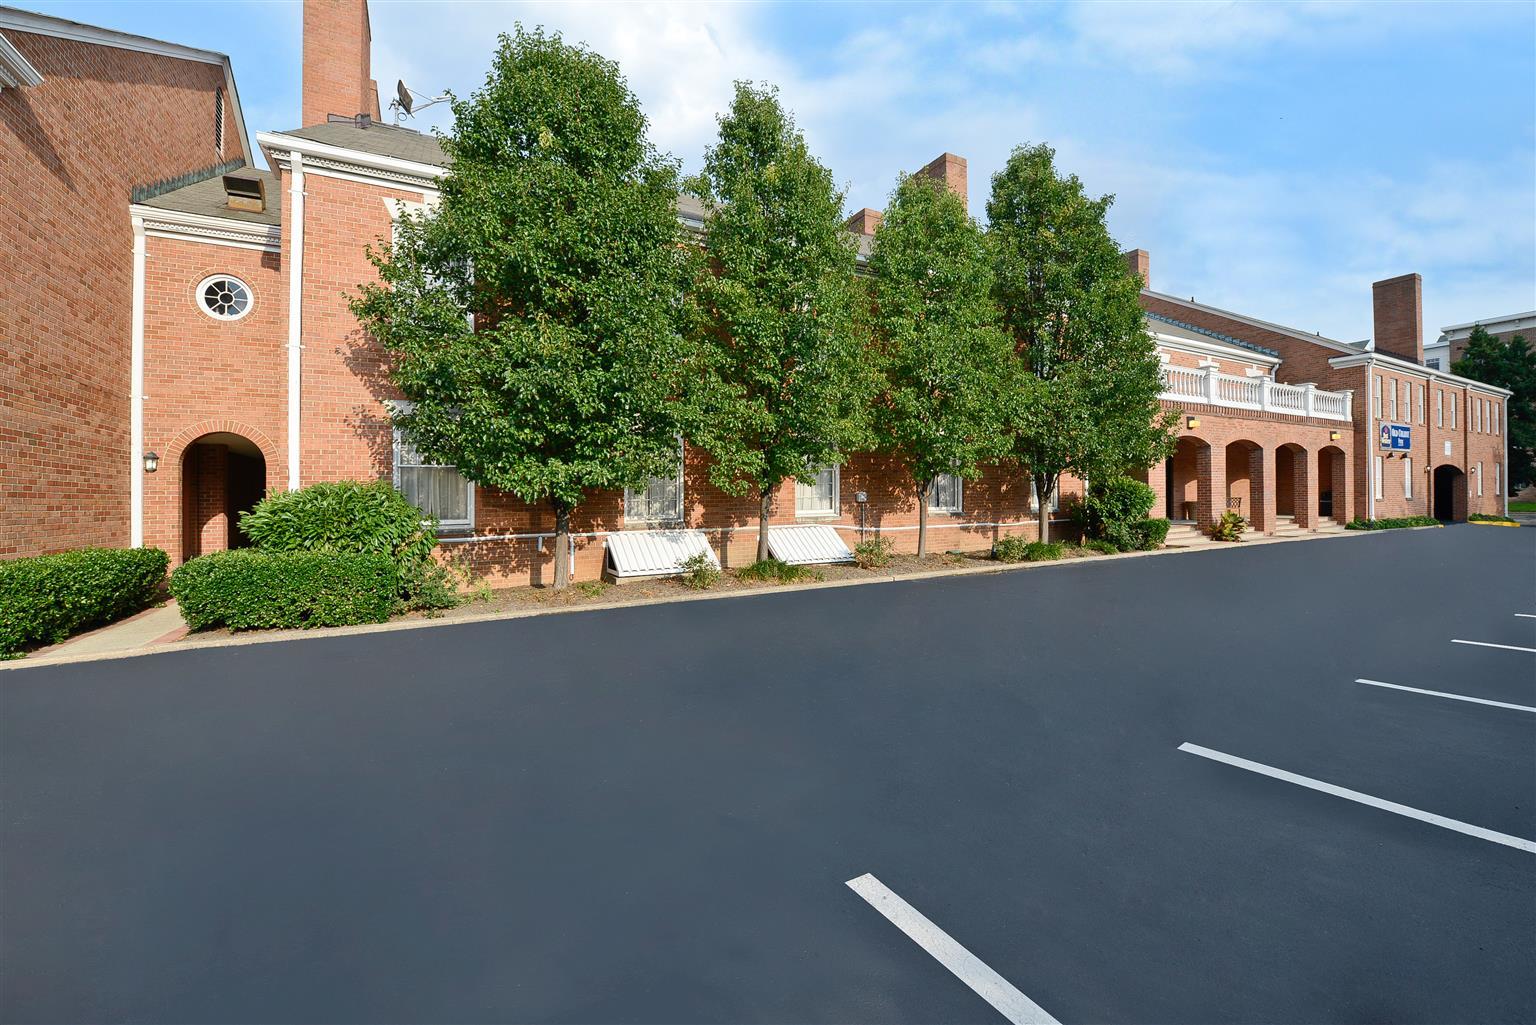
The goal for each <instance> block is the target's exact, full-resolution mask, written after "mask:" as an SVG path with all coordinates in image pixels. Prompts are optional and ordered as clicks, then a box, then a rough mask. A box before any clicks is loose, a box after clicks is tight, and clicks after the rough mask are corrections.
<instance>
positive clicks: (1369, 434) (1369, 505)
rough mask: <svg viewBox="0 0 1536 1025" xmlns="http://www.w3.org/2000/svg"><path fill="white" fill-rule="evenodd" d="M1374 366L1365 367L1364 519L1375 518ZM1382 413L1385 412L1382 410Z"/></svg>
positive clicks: (1377, 427)
mask: <svg viewBox="0 0 1536 1025" xmlns="http://www.w3.org/2000/svg"><path fill="white" fill-rule="evenodd" d="M1375 378H1376V364H1375V363H1367V364H1366V365H1365V425H1366V426H1365V518H1366V519H1368V520H1374V519H1375V518H1376V485H1377V483H1378V482H1377V480H1376V459H1377V457H1378V455H1379V453H1380V452H1381V444H1380V442H1379V441H1378V440H1377V432H1378V431H1380V430H1381V424H1379V423H1377V420H1379V419H1380V418H1379V417H1378V416H1377V415H1376V405H1375V401H1376V399H1375V396H1376V380H1375ZM1382 412H1383V413H1385V412H1386V410H1382Z"/></svg>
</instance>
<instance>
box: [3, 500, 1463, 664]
mask: <svg viewBox="0 0 1536 1025" xmlns="http://www.w3.org/2000/svg"><path fill="white" fill-rule="evenodd" d="M1407 529H1410V530H1432V529H1434V528H1432V527H1411V528H1407ZM1391 533H1394V531H1390V530H1371V531H1366V530H1351V531H1340V532H1338V533H1329V534H1301V535H1297V536H1294V537H1265V538H1255V539H1253V540H1250V541H1241V542H1236V543H1226V544H1224V543H1221V542H1209V543H1207V544H1203V545H1200V546H1199V547H1193V548H1159V549H1157V550H1156V551H1151V552H1117V553H1116V554H1114V555H1099V556H1094V557H1092V558H1084V559H1057V560H1053V561H1050V562H1018V563H997V564H994V565H981V566H962V567H959V568H956V569H936V570H923V571H921V572H916V573H901V574H890V575H881V576H874V575H872V576H869V577H867V578H863V579H857V580H822V581H817V582H815V583H809V584H789V585H780V586H777V587H759V588H752V589H750V590H741V591H721V592H718V593H715V594H709V593H698V594H678V595H672V596H669V597H665V598H657V599H654V600H652V601H643V602H595V603H593V604H591V605H574V606H570V607H567V608H555V609H540V608H533V609H514V610H511V611H503V612H487V613H482V614H480V615H472V616H455V617H452V618H448V617H444V618H440V619H407V620H396V621H392V622H387V623H364V624H361V625H358V626H335V627H319V628H316V629H312V630H304V629H291V630H273V631H268V632H263V633H252V634H240V635H235V636H231V637H210V638H207V639H197V640H193V639H188V640H181V641H174V642H172V643H169V644H166V643H161V641H162V640H163V638H162V639H161V640H157V641H155V642H153V643H151V644H148V645H145V646H142V647H138V648H128V649H125V650H122V651H106V652H100V653H97V654H91V655H76V656H69V655H58V656H53V657H48V656H44V657H37V658H20V659H15V660H10V661H5V662H0V674H4V673H7V672H16V671H20V670H25V669H42V668H45V667H51V666H60V665H74V664H76V663H81V662H104V661H108V660H110V659H119V658H140V657H143V656H145V655H162V654H167V653H170V652H177V651H199V650H203V649H207V648H235V647H246V646H249V645H254V644H278V643H281V642H284V641H298V640H322V639H325V638H330V637H353V636H357V635H359V634H374V633H389V632H394V631H397V630H426V629H431V628H433V627H444V626H467V625H469V624H472V623H496V622H502V621H505V620H513V619H531V618H533V617H535V616H559V615H569V614H573V613H581V612H607V611H611V610H613V609H633V608H647V607H650V606H655V605H673V604H677V603H680V602H695V601H724V600H728V599H731V598H756V597H760V596H762V595H770V594H791V593H797V592H800V591H813V590H827V589H831V588H837V587H864V586H867V585H870V584H893V583H899V582H905V581H909V580H934V579H938V578H952V577H972V576H989V575H993V574H998V573H1015V572H1020V571H1027V570H1040V569H1052V568H1055V569H1060V568H1063V567H1067V566H1082V565H1085V564H1088V565H1101V564H1104V563H1109V562H1113V561H1117V560H1121V559H1137V558H1156V557H1159V556H1167V555H1185V554H1193V553H1197V552H1209V551H1221V550H1226V549H1240V548H1243V547H1246V546H1254V545H1267V544H1285V543H1288V542H1292V541H1321V540H1325V539H1331V538H1340V537H1351V536H1356V537H1358V536H1367V535H1371V534H1391ZM167 636H170V635H167Z"/></svg>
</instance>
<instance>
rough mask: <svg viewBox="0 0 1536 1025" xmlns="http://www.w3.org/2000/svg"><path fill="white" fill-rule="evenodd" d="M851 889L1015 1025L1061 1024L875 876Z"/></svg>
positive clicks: (855, 882) (851, 884) (850, 884)
mask: <svg viewBox="0 0 1536 1025" xmlns="http://www.w3.org/2000/svg"><path fill="white" fill-rule="evenodd" d="M848 888H849V889H851V890H852V891H853V892H854V893H857V894H858V895H859V896H860V897H863V898H864V899H865V900H867V901H868V902H869V904H870V906H871V907H873V908H874V909H875V910H876V911H878V912H880V913H881V914H882V915H884V916H885V917H886V918H888V919H889V920H890V922H891V924H892V925H894V926H896V928H898V929H900V930H901V931H902V932H904V933H906V934H907V938H908V939H910V940H911V941H912V942H914V943H916V944H917V945H918V946H919V947H922V948H923V949H924V950H926V951H927V952H928V953H929V954H931V955H933V958H934V959H935V960H936V961H938V962H939V964H941V965H943V966H944V967H945V968H948V969H949V970H950V972H952V973H953V974H954V976H955V978H957V979H959V980H960V981H961V982H963V983H965V984H966V985H967V986H969V987H971V989H973V990H975V991H976V995H977V996H979V997H981V999H983V1000H985V1001H986V1002H987V1003H989V1004H991V1005H992V1006H993V1007H995V1008H996V1009H997V1012H998V1013H999V1014H1001V1015H1002V1016H1003V1017H1004V1018H1007V1019H1008V1020H1009V1021H1011V1022H1013V1023H1014V1025H1061V1023H1060V1022H1058V1021H1057V1020H1056V1019H1055V1018H1052V1017H1051V1016H1050V1015H1049V1014H1047V1013H1046V1012H1045V1010H1044V1009H1043V1008H1042V1007H1041V1006H1040V1005H1039V1004H1037V1003H1035V1002H1034V1001H1033V1000H1031V999H1029V997H1027V996H1025V995H1024V994H1023V993H1020V992H1019V991H1018V990H1016V989H1014V988H1013V985H1012V984H1011V983H1009V982H1008V980H1007V979H1005V978H1003V977H1002V976H1001V975H999V974H997V973H996V972H994V971H993V970H992V969H991V968H989V967H987V965H986V964H985V963H984V962H983V961H982V960H981V959H980V958H979V957H977V956H976V955H975V954H972V953H971V952H970V951H969V950H966V949H965V948H964V947H962V946H961V945H960V944H958V943H956V942H955V941H954V940H953V939H952V938H951V937H950V935H949V934H948V933H946V932H945V931H944V930H943V929H940V928H939V927H938V926H936V925H934V924H933V923H932V922H930V921H928V919H927V918H925V917H923V914H922V912H920V911H918V910H917V909H916V908H914V907H913V906H912V905H911V904H908V903H907V902H906V901H904V900H902V899H901V898H900V897H898V896H896V894H895V893H893V892H891V890H890V888H889V887H887V886H886V885H885V884H884V883H882V882H881V881H880V880H878V879H876V878H875V877H874V876H872V875H869V874H868V873H865V874H864V875H861V876H859V877H858V878H857V879H850V880H848Z"/></svg>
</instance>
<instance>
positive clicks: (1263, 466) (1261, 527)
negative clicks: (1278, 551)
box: [1248, 448, 1275, 534]
mask: <svg viewBox="0 0 1536 1025" xmlns="http://www.w3.org/2000/svg"><path fill="white" fill-rule="evenodd" d="M1248 477H1249V479H1250V480H1251V481H1253V484H1252V486H1251V487H1250V488H1249V490H1250V492H1251V494H1252V498H1250V499H1249V505H1250V506H1251V508H1250V510H1249V515H1248V520H1249V522H1250V523H1252V525H1253V529H1254V532H1255V533H1259V534H1273V533H1274V532H1275V450H1274V449H1272V448H1256V449H1252V450H1251V451H1249V453H1248Z"/></svg>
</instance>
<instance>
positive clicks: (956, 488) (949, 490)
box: [928, 473, 962, 514]
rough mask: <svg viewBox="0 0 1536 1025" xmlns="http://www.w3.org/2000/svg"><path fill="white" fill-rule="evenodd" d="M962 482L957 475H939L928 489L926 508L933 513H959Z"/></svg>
mask: <svg viewBox="0 0 1536 1025" xmlns="http://www.w3.org/2000/svg"><path fill="white" fill-rule="evenodd" d="M961 486H962V482H961V480H960V475H959V474H957V473H941V474H939V475H938V476H937V477H935V478H933V485H932V487H930V488H929V489H928V508H929V509H930V510H932V511H933V512H945V513H957V514H958V513H959V512H960V508H961V506H960V489H961Z"/></svg>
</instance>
